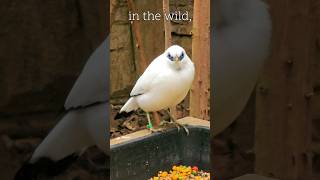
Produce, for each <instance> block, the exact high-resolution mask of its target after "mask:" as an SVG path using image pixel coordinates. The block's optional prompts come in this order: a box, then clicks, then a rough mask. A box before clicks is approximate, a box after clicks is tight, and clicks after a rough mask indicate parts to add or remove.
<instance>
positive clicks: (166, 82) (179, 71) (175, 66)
mask: <svg viewBox="0 0 320 180" xmlns="http://www.w3.org/2000/svg"><path fill="white" fill-rule="evenodd" d="M194 71H195V70H194V65H193V63H192V61H191V59H190V58H189V57H188V55H187V53H186V51H185V50H184V49H183V48H182V47H180V46H178V45H173V46H171V47H169V48H168V49H167V50H166V51H165V52H164V53H163V54H161V55H160V56H158V57H157V58H156V59H154V60H153V61H152V62H151V64H150V65H149V66H148V67H147V69H146V70H145V71H144V73H143V74H142V75H141V76H140V78H139V79H138V81H137V82H136V84H135V86H134V87H133V89H132V91H131V93H130V96H131V97H130V99H129V100H128V101H127V102H126V103H125V105H124V106H123V107H122V108H121V110H120V114H117V116H116V117H115V119H118V118H119V117H121V113H123V112H125V113H128V112H130V111H134V110H137V109H138V108H141V109H142V110H143V111H145V112H146V115H147V118H148V122H149V124H148V125H149V128H150V130H151V131H158V130H157V129H155V128H153V126H152V123H151V120H150V116H149V112H154V113H156V112H157V111H160V110H162V109H168V108H170V107H173V106H176V105H177V104H179V103H180V102H181V101H182V100H183V99H184V98H185V97H186V95H187V94H188V92H189V90H190V87H191V84H192V81H193V79H194ZM168 114H169V115H170V113H168ZM156 117H157V114H156V115H155V118H156ZM170 120H171V121H170V123H173V124H175V125H176V126H177V127H178V128H179V126H181V127H183V128H184V129H185V130H186V132H187V133H188V129H187V128H186V127H185V126H183V125H181V124H179V123H177V122H176V120H175V118H173V117H172V116H170ZM163 123H166V122H165V121H162V124H163Z"/></svg>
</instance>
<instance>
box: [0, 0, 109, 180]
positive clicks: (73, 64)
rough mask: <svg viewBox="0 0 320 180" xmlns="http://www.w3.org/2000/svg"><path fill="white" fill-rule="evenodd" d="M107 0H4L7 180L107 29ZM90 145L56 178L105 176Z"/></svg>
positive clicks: (1, 104)
mask: <svg viewBox="0 0 320 180" xmlns="http://www.w3.org/2000/svg"><path fill="white" fill-rule="evenodd" d="M108 5H109V1H108V0H96V1H83V0H67V1H64V0H57V1H38V0H27V1H23V2H21V1H17V0H13V1H11V0H2V1H1V7H0V27H1V28H0V176H1V179H3V180H7V179H8V180H11V179H12V178H13V175H14V174H15V172H16V171H17V169H18V168H19V167H20V165H21V164H22V163H23V162H24V161H25V160H27V158H28V157H29V156H30V155H31V153H32V152H33V151H34V149H35V147H36V146H37V145H38V144H39V143H40V142H41V140H42V139H43V138H44V137H45V136H46V134H47V133H48V132H49V131H50V130H51V129H52V127H53V126H54V125H55V124H56V123H57V121H58V120H59V118H60V116H59V115H60V114H61V110H62V108H63V105H64V101H65V99H66V97H67V95H68V93H69V91H70V89H71V87H72V86H73V83H74V82H75V80H76V78H77V77H78V75H79V73H80V72H81V70H82V68H83V66H84V64H85V62H86V61H87V58H88V57H89V55H90V54H91V53H92V52H93V51H94V49H95V48H96V47H97V46H98V45H99V44H100V43H101V42H102V41H103V40H104V39H105V38H106V35H107V33H108V25H109V22H108V21H109V20H108V15H109V14H108V8H109V6H108ZM90 161H93V162H94V161H103V160H101V152H99V151H98V150H96V149H95V148H93V149H90V151H89V152H88V153H86V154H85V156H83V157H81V158H80V160H79V161H78V162H77V163H76V164H74V165H73V167H72V168H71V170H70V171H68V173H67V174H65V175H63V176H61V177H58V178H57V179H105V178H106V174H105V172H104V173H103V172H99V171H98V170H97V169H95V168H94V166H90Z"/></svg>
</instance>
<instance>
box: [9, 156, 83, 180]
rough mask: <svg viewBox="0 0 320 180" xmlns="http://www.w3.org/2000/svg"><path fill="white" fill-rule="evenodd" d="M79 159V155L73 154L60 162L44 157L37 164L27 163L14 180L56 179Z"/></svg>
mask: <svg viewBox="0 0 320 180" xmlns="http://www.w3.org/2000/svg"><path fill="white" fill-rule="evenodd" d="M77 159H78V155H76V154H72V155H69V156H67V157H65V158H63V159H61V160H59V161H53V160H51V159H50V158H47V157H42V158H40V159H39V160H38V161H37V162H35V163H30V162H26V163H24V164H23V165H22V167H21V168H20V169H19V170H18V171H17V173H16V175H15V177H14V180H36V179H38V178H39V177H42V176H44V177H54V176H57V175H59V174H61V173H63V172H64V171H66V170H67V169H68V167H70V165H71V164H72V163H73V162H74V161H75V160H77Z"/></svg>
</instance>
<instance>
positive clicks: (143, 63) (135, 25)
mask: <svg viewBox="0 0 320 180" xmlns="http://www.w3.org/2000/svg"><path fill="white" fill-rule="evenodd" d="M128 9H129V11H131V12H135V10H136V8H135V5H134V2H133V0H128ZM131 26H132V30H133V33H134V37H135V42H136V48H137V49H139V63H138V65H139V67H138V68H139V69H138V71H139V74H140V75H141V74H142V73H143V72H144V70H145V69H146V68H147V66H148V61H147V59H146V55H145V52H144V48H143V43H142V37H141V30H140V22H139V21H131Z"/></svg>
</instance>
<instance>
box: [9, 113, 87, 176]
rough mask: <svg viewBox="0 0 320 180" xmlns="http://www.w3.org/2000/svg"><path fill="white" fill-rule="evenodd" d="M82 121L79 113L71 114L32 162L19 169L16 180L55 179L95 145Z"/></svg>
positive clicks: (56, 127)
mask: <svg viewBox="0 0 320 180" xmlns="http://www.w3.org/2000/svg"><path fill="white" fill-rule="evenodd" d="M79 118H80V117H78V115H77V114H76V113H74V112H72V111H71V112H68V113H67V114H66V115H65V116H64V117H63V118H62V119H61V121H60V122H59V123H58V124H57V125H56V126H55V127H54V128H53V130H52V131H51V132H50V133H49V134H48V136H47V137H46V138H45V139H44V140H43V141H42V143H41V144H40V145H39V146H38V147H37V149H36V150H35V152H34V153H33V155H32V157H31V159H30V160H29V161H28V162H26V163H25V164H24V165H23V166H22V167H21V168H20V170H18V172H17V173H16V176H15V180H21V179H23V180H31V179H37V178H38V177H42V176H44V177H52V176H56V175H58V174H60V173H62V172H63V171H64V170H66V169H67V167H68V166H69V165H70V164H71V163H72V162H73V161H74V160H76V158H77V157H78V156H79V155H80V154H81V153H82V152H83V151H84V149H85V148H86V147H88V146H90V145H92V144H93V142H92V139H90V137H89V136H88V134H87V131H86V129H84V127H83V125H82V124H81V121H80V120H79Z"/></svg>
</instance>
